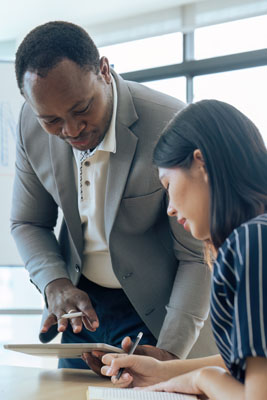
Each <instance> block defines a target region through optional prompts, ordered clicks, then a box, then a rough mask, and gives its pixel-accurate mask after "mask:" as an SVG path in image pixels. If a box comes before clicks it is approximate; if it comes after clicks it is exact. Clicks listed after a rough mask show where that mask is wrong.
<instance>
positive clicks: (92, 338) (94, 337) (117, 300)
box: [58, 275, 157, 369]
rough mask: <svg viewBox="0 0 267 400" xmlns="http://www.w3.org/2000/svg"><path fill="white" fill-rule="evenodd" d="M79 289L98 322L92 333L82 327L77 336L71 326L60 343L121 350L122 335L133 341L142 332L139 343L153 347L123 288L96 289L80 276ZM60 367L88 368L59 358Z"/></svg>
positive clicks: (151, 337)
mask: <svg viewBox="0 0 267 400" xmlns="http://www.w3.org/2000/svg"><path fill="white" fill-rule="evenodd" d="M78 287H79V289H81V290H83V291H85V292H86V293H87V294H88V296H89V298H90V300H91V302H92V305H93V307H94V309H95V311H96V314H97V316H98V319H99V328H98V329H97V330H96V331H95V332H90V331H88V330H87V329H86V328H85V327H83V329H82V331H81V332H80V333H79V334H75V333H73V331H72V328H71V326H70V324H68V329H67V330H66V331H65V332H64V333H63V334H62V340H61V342H62V343H107V344H111V345H113V346H117V347H121V346H120V345H121V341H122V339H123V338H124V337H125V336H130V338H131V339H132V340H134V339H135V338H136V336H137V334H138V333H139V332H140V331H141V332H143V337H142V339H141V341H140V344H150V345H152V346H154V345H156V342H157V341H156V339H155V337H154V336H153V335H152V333H151V332H150V331H149V329H148V328H147V327H146V325H145V324H144V322H143V321H142V320H141V318H140V317H139V315H138V314H137V312H136V311H135V309H134V307H133V306H132V305H131V303H130V301H129V300H128V298H127V296H126V295H125V293H124V291H123V290H122V289H109V288H105V287H102V286H99V285H97V284H95V283H93V282H91V281H89V280H88V279H86V278H85V277H84V276H83V275H82V276H81V279H80V282H79V285H78ZM58 367H59V368H82V369H88V365H87V364H86V363H85V362H84V361H83V360H82V359H78V358H62V359H60V360H59V363H58Z"/></svg>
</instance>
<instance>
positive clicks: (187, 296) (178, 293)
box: [157, 218, 217, 358]
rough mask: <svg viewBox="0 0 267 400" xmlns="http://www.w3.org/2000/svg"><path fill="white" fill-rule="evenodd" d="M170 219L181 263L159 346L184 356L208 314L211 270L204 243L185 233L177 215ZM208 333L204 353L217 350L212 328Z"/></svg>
mask: <svg viewBox="0 0 267 400" xmlns="http://www.w3.org/2000/svg"><path fill="white" fill-rule="evenodd" d="M169 221H170V227H171V232H172V236H173V247H174V252H175V255H176V258H177V259H178V261H179V264H178V268H177V273H176V277H175V280H174V284H173V289H172V293H171V296H170V300H169V304H168V305H167V306H166V310H167V314H166V317H165V320H164V323H163V325H162V328H161V331H160V335H159V339H158V343H157V346H158V347H160V348H163V349H165V350H168V351H169V352H171V353H173V354H175V355H177V356H178V357H179V358H185V357H186V356H187V355H188V353H189V352H190V350H191V348H192V346H193V344H194V343H195V342H196V340H197V338H198V336H199V333H200V330H201V328H202V327H203V325H204V321H205V320H206V319H207V317H208V313H209V304H210V285H211V271H210V270H209V268H208V266H207V265H206V264H205V263H204V255H203V244H202V242H200V241H198V240H196V239H194V238H193V237H192V236H191V234H189V233H188V232H186V231H185V230H184V228H183V227H182V226H181V225H179V224H178V223H177V221H176V219H175V218H170V220H169ZM207 336H208V339H207V340H209V341H210V340H211V344H210V345H209V344H208V343H205V338H204V343H203V353H206V354H202V355H203V356H204V355H209V354H214V353H217V349H216V346H215V342H214V341H213V338H212V335H211V331H210V329H208V332H207ZM202 341H203V338H202ZM204 348H205V350H204Z"/></svg>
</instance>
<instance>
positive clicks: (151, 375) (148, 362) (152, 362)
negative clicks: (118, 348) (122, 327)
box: [101, 354, 166, 387]
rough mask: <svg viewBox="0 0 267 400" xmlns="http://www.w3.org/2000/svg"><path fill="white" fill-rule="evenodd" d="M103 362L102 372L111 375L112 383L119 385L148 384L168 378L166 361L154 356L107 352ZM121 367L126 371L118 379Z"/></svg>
mask: <svg viewBox="0 0 267 400" xmlns="http://www.w3.org/2000/svg"><path fill="white" fill-rule="evenodd" d="M102 362H103V364H105V365H104V366H103V367H102V368H101V373H102V374H103V375H105V376H111V377H112V378H111V381H112V383H114V384H115V385H116V386H117V387H129V386H130V387H132V386H147V385H153V384H154V383H156V382H158V381H160V380H162V379H166V377H165V373H164V372H165V368H164V366H163V364H164V363H163V362H161V361H158V360H156V359H155V358H152V357H147V356H136V355H132V356H128V355H127V354H105V355H104V356H103V357H102ZM120 368H124V371H123V373H122V375H121V377H120V379H119V380H117V379H116V375H117V373H118V372H119V369H120Z"/></svg>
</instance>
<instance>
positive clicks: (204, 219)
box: [159, 150, 210, 240]
mask: <svg viewBox="0 0 267 400" xmlns="http://www.w3.org/2000/svg"><path fill="white" fill-rule="evenodd" d="M159 178H160V180H161V182H162V184H163V186H164V187H165V188H166V189H167V191H168V195H169V206H168V210H167V213H168V215H169V216H176V218H177V221H178V223H179V224H182V225H183V226H184V228H185V229H186V230H187V231H189V232H191V234H192V235H193V236H194V237H195V238H196V239H199V240H210V221H209V214H210V194H209V183H208V176H207V173H206V170H205V165H204V162H203V159H202V155H201V152H200V150H195V151H194V160H193V162H192V165H191V167H190V169H184V168H179V167H174V168H159Z"/></svg>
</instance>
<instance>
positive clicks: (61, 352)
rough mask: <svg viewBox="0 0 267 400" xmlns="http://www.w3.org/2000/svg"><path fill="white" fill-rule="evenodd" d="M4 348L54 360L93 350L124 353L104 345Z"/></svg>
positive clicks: (59, 344)
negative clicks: (54, 358) (53, 358)
mask: <svg viewBox="0 0 267 400" xmlns="http://www.w3.org/2000/svg"><path fill="white" fill-rule="evenodd" d="M4 348H5V349H7V350H13V351H18V352H20V353H25V354H30V355H31V356H38V357H56V358H80V357H81V355H82V353H87V352H91V351H93V350H99V351H103V352H105V353H124V351H123V350H122V349H121V348H119V347H115V346H111V345H109V344H105V343H63V344H61V343H53V344H49V343H45V344H5V345H4Z"/></svg>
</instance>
